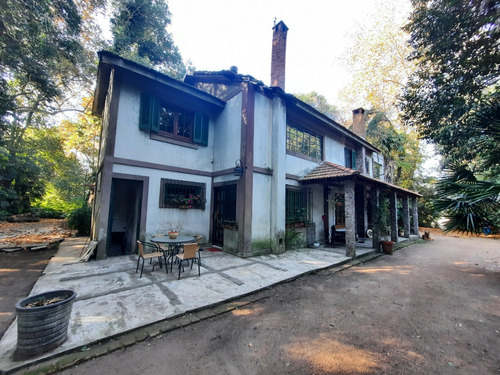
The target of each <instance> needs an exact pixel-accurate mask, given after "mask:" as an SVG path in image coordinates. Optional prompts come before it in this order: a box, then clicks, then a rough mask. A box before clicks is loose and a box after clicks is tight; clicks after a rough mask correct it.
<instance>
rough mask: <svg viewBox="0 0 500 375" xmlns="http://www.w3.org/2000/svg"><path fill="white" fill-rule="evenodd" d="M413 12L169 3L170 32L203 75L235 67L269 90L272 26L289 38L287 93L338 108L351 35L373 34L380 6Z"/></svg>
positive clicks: (318, 4) (397, 0)
mask: <svg viewBox="0 0 500 375" xmlns="http://www.w3.org/2000/svg"><path fill="white" fill-rule="evenodd" d="M383 2H385V3H387V2H389V3H391V4H396V6H397V7H401V8H404V7H406V8H405V9H408V10H409V8H408V7H407V6H408V1H407V0H347V1H346V0H302V1H297V0H251V1H249V0H207V1H200V0H168V4H169V9H170V12H171V14H172V19H171V25H170V26H169V27H168V31H169V32H170V33H171V34H172V37H173V39H174V42H175V43H176V45H177V46H178V47H179V50H180V53H181V55H182V57H183V59H184V61H185V62H186V61H187V60H190V61H191V63H192V64H193V65H194V67H195V68H196V69H197V70H215V71H217V70H223V69H229V68H230V67H231V66H233V65H234V66H237V67H238V72H239V73H240V74H248V75H251V76H253V77H255V78H256V79H258V80H260V81H262V82H264V84H266V85H269V83H270V74H271V42H272V27H273V25H274V20H275V19H276V21H277V22H279V21H283V22H284V23H285V24H286V25H287V26H288V28H289V30H288V35H287V55H286V82H285V91H286V92H289V93H292V94H299V93H308V92H311V91H316V92H318V93H319V94H322V95H324V96H325V97H326V98H327V100H328V102H329V103H331V104H335V102H336V101H337V100H338V92H339V90H341V89H342V88H343V87H345V86H346V85H348V84H349V78H350V73H349V70H348V67H346V66H345V64H344V63H343V62H342V59H341V57H342V55H343V53H344V51H345V50H346V49H347V48H349V46H350V45H351V38H352V32H353V31H354V30H356V29H358V28H364V27H368V25H369V24H370V22H372V21H373V13H374V12H375V11H376V8H377V7H378V6H380V4H381V3H383Z"/></svg>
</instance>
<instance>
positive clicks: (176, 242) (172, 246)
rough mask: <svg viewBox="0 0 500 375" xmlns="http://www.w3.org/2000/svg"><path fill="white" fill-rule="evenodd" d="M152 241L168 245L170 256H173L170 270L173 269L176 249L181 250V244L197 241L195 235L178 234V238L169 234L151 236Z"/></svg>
mask: <svg viewBox="0 0 500 375" xmlns="http://www.w3.org/2000/svg"><path fill="white" fill-rule="evenodd" d="M151 242H154V243H158V244H167V245H168V250H167V251H168V258H172V264H171V265H170V270H172V266H173V262H174V256H175V254H176V251H177V250H179V246H180V245H182V244H185V243H190V242H195V238H194V236H177V238H170V237H169V236H156V237H152V238H151ZM167 261H168V260H167Z"/></svg>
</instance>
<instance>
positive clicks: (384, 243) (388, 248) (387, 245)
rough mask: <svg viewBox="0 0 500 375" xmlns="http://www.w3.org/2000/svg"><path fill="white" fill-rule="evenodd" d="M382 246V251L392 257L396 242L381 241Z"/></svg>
mask: <svg viewBox="0 0 500 375" xmlns="http://www.w3.org/2000/svg"><path fill="white" fill-rule="evenodd" d="M380 244H381V245H382V250H383V251H384V253H385V254H389V255H392V247H393V246H394V242H392V241H380Z"/></svg>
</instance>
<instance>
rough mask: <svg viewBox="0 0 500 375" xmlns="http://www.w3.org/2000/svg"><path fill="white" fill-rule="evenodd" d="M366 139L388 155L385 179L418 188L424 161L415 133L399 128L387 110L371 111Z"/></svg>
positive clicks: (407, 186)
mask: <svg viewBox="0 0 500 375" xmlns="http://www.w3.org/2000/svg"><path fill="white" fill-rule="evenodd" d="M368 116H369V117H370V118H371V119H370V121H369V122H368V126H367V129H366V138H367V139H368V141H370V142H371V143H373V144H374V145H375V146H377V147H378V148H379V149H380V151H381V153H382V155H384V178H385V181H387V182H390V183H394V184H397V185H399V186H402V187H404V188H408V189H414V188H415V185H414V174H415V171H416V170H417V168H418V165H419V164H420V162H421V161H422V155H421V153H420V150H419V143H418V139H417V136H416V134H415V133H414V132H405V131H403V130H401V129H397V128H396V126H395V125H394V124H393V122H392V121H391V120H390V119H389V118H388V117H387V116H386V114H385V113H384V112H380V111H372V113H370V111H369V112H368Z"/></svg>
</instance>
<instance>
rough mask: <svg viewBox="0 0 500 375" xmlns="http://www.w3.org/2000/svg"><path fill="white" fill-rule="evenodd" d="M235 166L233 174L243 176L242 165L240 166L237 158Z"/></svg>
mask: <svg viewBox="0 0 500 375" xmlns="http://www.w3.org/2000/svg"><path fill="white" fill-rule="evenodd" d="M234 164H235V165H236V167H234V175H235V176H238V177H239V176H243V167H242V166H241V160H240V159H238V160H236V161H235V162H234Z"/></svg>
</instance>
